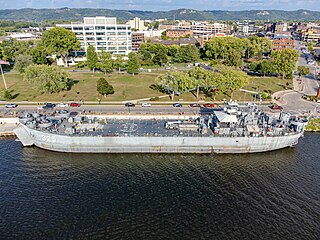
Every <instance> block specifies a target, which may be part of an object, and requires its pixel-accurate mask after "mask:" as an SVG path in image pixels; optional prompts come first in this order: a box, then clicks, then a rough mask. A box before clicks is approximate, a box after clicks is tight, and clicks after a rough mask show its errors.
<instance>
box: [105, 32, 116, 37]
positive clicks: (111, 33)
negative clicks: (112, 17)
mask: <svg viewBox="0 0 320 240" xmlns="http://www.w3.org/2000/svg"><path fill="white" fill-rule="evenodd" d="M107 35H108V36H114V35H116V32H107Z"/></svg>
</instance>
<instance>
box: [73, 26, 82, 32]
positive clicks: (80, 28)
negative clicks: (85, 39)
mask: <svg viewBox="0 0 320 240" xmlns="http://www.w3.org/2000/svg"><path fill="white" fill-rule="evenodd" d="M73 30H74V31H77V30H83V27H73Z"/></svg>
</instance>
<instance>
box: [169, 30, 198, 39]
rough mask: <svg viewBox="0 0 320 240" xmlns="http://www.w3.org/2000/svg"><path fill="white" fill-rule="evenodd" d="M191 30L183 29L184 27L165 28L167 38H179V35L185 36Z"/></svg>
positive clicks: (188, 34)
mask: <svg viewBox="0 0 320 240" xmlns="http://www.w3.org/2000/svg"><path fill="white" fill-rule="evenodd" d="M192 33H193V32H192V31H191V30H185V29H171V30H167V32H166V36H167V38H181V37H187V36H191V35H192Z"/></svg>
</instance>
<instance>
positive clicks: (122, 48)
mask: <svg viewBox="0 0 320 240" xmlns="http://www.w3.org/2000/svg"><path fill="white" fill-rule="evenodd" d="M118 49H119V50H127V47H118Z"/></svg>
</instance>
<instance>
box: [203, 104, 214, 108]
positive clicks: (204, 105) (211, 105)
mask: <svg viewBox="0 0 320 240" xmlns="http://www.w3.org/2000/svg"><path fill="white" fill-rule="evenodd" d="M203 107H205V108H213V107H214V103H205V104H203Z"/></svg>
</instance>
